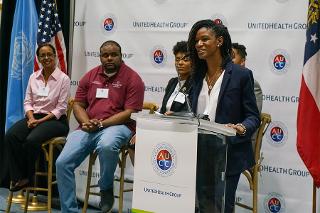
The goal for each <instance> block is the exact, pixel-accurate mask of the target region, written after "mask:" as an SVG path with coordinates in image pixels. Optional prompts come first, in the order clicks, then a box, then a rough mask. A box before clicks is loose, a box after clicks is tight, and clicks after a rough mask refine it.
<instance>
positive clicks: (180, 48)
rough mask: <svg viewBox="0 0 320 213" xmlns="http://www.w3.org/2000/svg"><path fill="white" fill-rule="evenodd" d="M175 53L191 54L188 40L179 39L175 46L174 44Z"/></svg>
mask: <svg viewBox="0 0 320 213" xmlns="http://www.w3.org/2000/svg"><path fill="white" fill-rule="evenodd" d="M172 51H173V54H174V55H176V54H177V53H185V54H189V50H188V43H187V42H186V41H178V42H177V43H176V44H175V45H174V46H173V49H172Z"/></svg>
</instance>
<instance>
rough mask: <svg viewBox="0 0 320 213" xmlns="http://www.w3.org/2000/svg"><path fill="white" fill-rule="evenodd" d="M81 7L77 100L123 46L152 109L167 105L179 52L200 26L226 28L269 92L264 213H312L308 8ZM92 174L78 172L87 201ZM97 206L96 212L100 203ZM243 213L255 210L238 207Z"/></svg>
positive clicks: (125, 0) (214, 3) (240, 193)
mask: <svg viewBox="0 0 320 213" xmlns="http://www.w3.org/2000/svg"><path fill="white" fill-rule="evenodd" d="M75 4H76V5H75V19H74V38H73V56H72V61H73V65H72V70H71V72H72V75H71V80H72V94H73V95H74V94H75V90H76V87H77V85H78V83H79V79H80V78H81V76H83V74H84V73H86V72H87V71H88V70H90V69H92V68H93V67H94V66H96V65H98V64H100V61H99V47H100V45H101V44H102V43H103V42H104V41H106V40H115V41H117V42H119V43H120V45H121V46H122V52H123V59H124V61H125V63H126V64H127V65H129V66H130V67H132V68H133V69H135V70H136V71H137V72H138V73H139V74H140V75H141V77H142V79H143V81H144V83H145V101H153V102H156V103H158V104H161V101H162V97H163V95H164V90H165V86H166V85H167V82H168V80H169V79H170V78H172V77H174V76H176V71H175V68H174V55H173V53H172V48H173V46H174V44H175V43H176V42H177V41H181V40H187V38H188V33H189V31H190V28H191V27H192V25H193V24H194V23H195V22H196V21H198V20H200V19H212V20H214V21H219V22H222V23H223V24H225V25H226V26H227V27H228V29H229V31H230V34H231V38H232V41H233V42H238V43H241V44H244V45H245V46H246V47H247V53H248V56H247V62H246V66H247V67H248V68H249V69H251V70H252V71H253V74H254V77H255V79H256V80H257V81H258V82H259V83H260V85H261V87H262V90H263V109H262V112H266V113H269V114H271V116H272V123H271V125H270V126H269V128H268V129H267V131H266V133H265V136H264V138H263V143H262V153H263V158H264V159H263V161H262V165H261V175H260V177H259V191H258V193H259V194H258V202H259V203H258V208H259V212H267V213H278V212H290V213H300V212H311V196H312V179H311V176H310V174H309V172H308V170H307V169H306V167H305V165H304V164H303V162H302V160H301V159H300V157H299V155H298V153H297V150H296V113H297V105H298V101H299V97H298V96H299V89H300V82H301V73H302V66H303V54H304V45H305V40H306V38H305V35H306V27H307V25H306V23H307V13H306V11H307V7H308V1H293V0H269V1H262V0H256V1H248V0H238V1H230V0H202V1H201V3H199V1H197V0H175V1H169V0H149V1H144V0H135V1H130V0H122V1H118V0H91V1H87V0H77V1H76V2H75ZM234 110H237V109H234ZM75 126H76V122H74V124H73V127H75ZM127 162H128V165H127V168H126V171H127V175H126V178H132V176H133V169H132V165H131V164H130V161H127ZM96 164H98V163H96ZM98 168H99V167H98V166H97V167H96V170H94V178H96V179H98V178H99V169H98ZM86 172H87V165H86V162H85V163H84V164H83V165H82V166H80V167H79V168H78V170H77V171H76V176H77V195H78V197H79V199H83V197H84V188H85V179H86ZM115 189H116V190H117V187H115ZM115 193H116V192H115ZM125 194H126V195H125V199H126V203H125V211H130V209H131V203H130V202H131V196H130V195H132V194H130V193H125ZM251 197H252V193H251V191H250V189H249V188H248V183H247V180H246V179H245V177H241V179H240V183H239V186H238V190H237V200H238V201H241V202H245V203H247V204H251V203H252V199H251ZM91 199H93V200H95V201H93V200H91V203H92V204H96V203H97V202H98V200H99V198H95V197H94V196H92V198H91ZM114 208H115V209H116V208H117V204H115V205H114ZM236 212H237V213H238V212H239V213H245V212H247V210H244V209H242V208H240V207H236Z"/></svg>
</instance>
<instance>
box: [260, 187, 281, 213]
mask: <svg viewBox="0 0 320 213" xmlns="http://www.w3.org/2000/svg"><path fill="white" fill-rule="evenodd" d="M285 207H286V206H285V201H284V199H283V197H282V195H280V194H278V193H275V192H272V193H269V194H268V195H267V196H266V197H265V199H264V209H265V212H266V213H281V212H284V211H285Z"/></svg>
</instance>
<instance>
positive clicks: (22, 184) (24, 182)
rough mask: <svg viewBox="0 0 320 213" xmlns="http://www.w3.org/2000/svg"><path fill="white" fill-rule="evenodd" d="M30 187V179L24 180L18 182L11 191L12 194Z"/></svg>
mask: <svg viewBox="0 0 320 213" xmlns="http://www.w3.org/2000/svg"><path fill="white" fill-rule="evenodd" d="M27 186H29V180H28V179H23V180H19V181H18V182H16V183H15V184H14V185H13V186H11V187H10V189H9V190H10V191H12V192H17V191H20V190H21V189H23V188H25V187H27Z"/></svg>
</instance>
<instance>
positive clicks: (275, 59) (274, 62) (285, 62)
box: [269, 49, 290, 75]
mask: <svg viewBox="0 0 320 213" xmlns="http://www.w3.org/2000/svg"><path fill="white" fill-rule="evenodd" d="M269 65H270V67H271V70H272V71H273V72H274V73H276V74H278V75H282V74H285V73H286V72H287V70H288V68H289V66H290V57H289V54H288V53H287V51H286V50H283V49H277V50H275V51H273V52H272V53H271V55H270V58H269Z"/></svg>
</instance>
